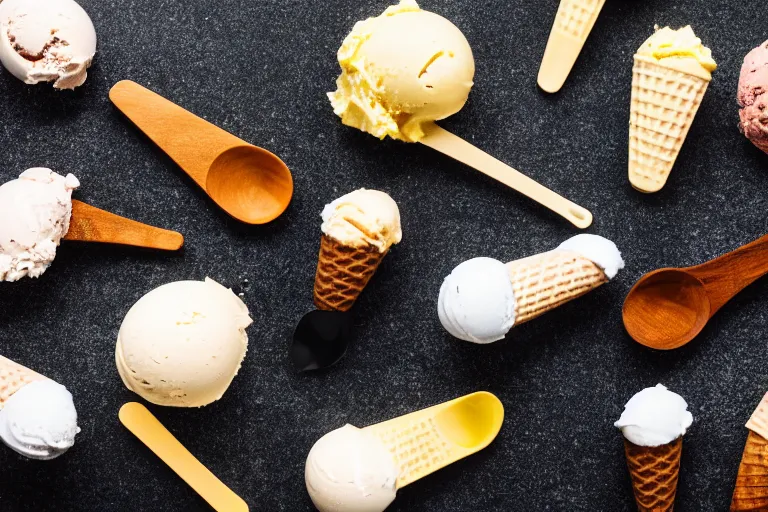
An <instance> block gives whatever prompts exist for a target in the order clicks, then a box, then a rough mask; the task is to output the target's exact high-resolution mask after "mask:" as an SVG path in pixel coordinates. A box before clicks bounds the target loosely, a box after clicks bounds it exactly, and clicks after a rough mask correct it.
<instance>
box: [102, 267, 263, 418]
mask: <svg viewBox="0 0 768 512" xmlns="http://www.w3.org/2000/svg"><path fill="white" fill-rule="evenodd" d="M251 322H252V320H251V318H250V316H249V315H248V308H247V307H246V305H245V304H244V303H243V301H242V300H240V299H239V298H238V297H237V296H236V295H235V294H234V293H232V291H231V290H229V289H227V288H225V287H223V286H221V285H220V284H218V283H217V282H215V281H213V280H211V279H206V280H205V281H204V282H203V281H179V282H175V283H170V284H166V285H163V286H161V287H159V288H156V289H155V290H153V291H151V292H149V293H148V294H146V295H145V296H144V297H142V298H141V299H139V301H138V302H136V304H134V305H133V307H132V308H131V309H130V311H128V314H127V315H126V316H125V319H124V320H123V324H122V325H121V326H120V332H119V333H118V336H117V347H116V350H115V360H116V363H117V370H118V372H119V373H120V377H121V378H122V380H123V383H124V384H125V386H126V387H127V388H128V389H130V390H131V391H134V392H135V393H137V394H138V395H140V396H141V397H143V398H144V399H145V400H147V401H149V402H152V403H154V404H158V405H168V406H174V407H202V406H204V405H208V404H210V403H212V402H214V401H216V400H218V399H220V398H221V397H222V395H223V394H224V392H225V391H226V390H227V388H228V387H229V385H230V384H231V383H232V380H233V379H234V378H235V375H237V372H238V371H239V369H240V365H241V363H242V361H243V358H244V357H245V353H246V350H247V348H248V335H247V334H246V333H245V328H246V327H248V326H249V325H250V324H251Z"/></svg>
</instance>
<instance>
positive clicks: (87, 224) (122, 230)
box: [64, 199, 184, 251]
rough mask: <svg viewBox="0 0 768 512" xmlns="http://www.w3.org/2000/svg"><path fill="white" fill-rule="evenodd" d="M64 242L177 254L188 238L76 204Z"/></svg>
mask: <svg viewBox="0 0 768 512" xmlns="http://www.w3.org/2000/svg"><path fill="white" fill-rule="evenodd" d="M64 240H74V241H79V242H102V243H108V244H118V245H131V246H134V247H146V248H148V249H160V250H164V251H176V250H178V249H180V248H181V246H182V245H184V237H183V236H182V235H181V233H177V232H176V231H169V230H167V229H161V228H156V227H153V226H148V225H147V224H142V223H141V222H136V221H135V220H130V219H126V218H125V217H120V216H119V215H115V214H114V213H109V212H106V211H104V210H100V209H98V208H95V207H93V206H90V205H88V204H85V203H83V202H80V201H77V200H74V199H73V200H72V219H71V220H70V223H69V231H68V232H67V234H66V236H65V237H64Z"/></svg>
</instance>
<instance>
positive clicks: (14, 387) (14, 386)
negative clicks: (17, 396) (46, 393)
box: [0, 356, 45, 409]
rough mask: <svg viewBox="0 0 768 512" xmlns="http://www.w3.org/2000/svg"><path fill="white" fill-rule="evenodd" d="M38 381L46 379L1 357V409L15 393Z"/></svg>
mask: <svg viewBox="0 0 768 512" xmlns="http://www.w3.org/2000/svg"><path fill="white" fill-rule="evenodd" d="M38 380H45V377H43V376H42V375H40V374H39V373H36V372H33V371H32V370H30V369H29V368H25V367H24V366H21V365H20V364H17V363H14V362H13V361H11V360H10V359H6V358H4V357H1V356H0V409H3V408H4V407H5V403H6V402H7V401H8V399H9V398H11V397H12V396H13V394H14V393H16V392H17V391H18V390H20V389H21V388H23V387H24V386H26V385H27V384H29V383H31V382H35V381H38Z"/></svg>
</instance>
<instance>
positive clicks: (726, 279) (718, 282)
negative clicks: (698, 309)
mask: <svg viewBox="0 0 768 512" xmlns="http://www.w3.org/2000/svg"><path fill="white" fill-rule="evenodd" d="M686 270H687V271H688V272H690V273H691V274H693V275H694V276H695V277H696V278H697V279H698V280H699V281H701V282H702V283H704V287H705V288H706V290H707V295H708V296H709V303H710V308H711V315H714V314H715V313H716V312H717V311H718V310H719V309H720V308H721V307H723V306H724V305H725V304H726V303H727V302H728V301H729V300H731V299H732V298H733V297H734V296H736V294H738V293H739V292H740V291H741V290H743V289H744V288H746V287H747V286H749V285H750V284H752V283H754V282H755V281H756V280H758V279H759V278H761V277H763V276H764V275H766V274H768V235H765V236H763V237H762V238H759V239H758V240H755V241H754V242H752V243H749V244H747V245H744V246H742V247H740V248H738V249H736V250H735V251H733V252H729V253H728V254H724V255H723V256H720V257H719V258H715V259H714V260H712V261H708V262H707V263H703V264H701V265H697V266H695V267H691V268H688V269H686Z"/></svg>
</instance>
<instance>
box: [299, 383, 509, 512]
mask: <svg viewBox="0 0 768 512" xmlns="http://www.w3.org/2000/svg"><path fill="white" fill-rule="evenodd" d="M503 421H504V407H503V406H502V404H501V402H500V401H499V399H498V398H496V396H494V395H492V394H491V393H487V392H483V391H481V392H478V393H473V394H470V395H466V396H463V397H461V398H457V399H455V400H451V401H450V402H446V403H443V404H440V405H436V406H434V407H429V408H427V409H423V410H421V411H418V412H414V413H411V414H407V415H405V416H401V417H399V418H395V419H393V420H389V421H385V422H383V423H379V424H376V425H371V426H370V427H366V428H364V429H358V428H357V427H353V426H352V425H346V426H344V427H342V428H340V429H338V430H334V431H333V432H331V433H329V434H327V435H326V436H324V437H322V438H321V439H320V440H319V441H318V442H317V443H315V445H314V446H313V447H312V450H311V451H310V453H309V456H308V457H307V463H306V466H305V473H304V476H305V481H306V485H307V491H308V492H309V495H310V497H311V498H312V502H313V503H314V504H315V507H317V509H318V510H320V512H381V511H383V510H384V509H385V508H386V507H388V506H389V505H390V503H392V501H394V499H395V494H396V492H397V490H398V489H401V488H403V487H405V486H406V485H409V484H411V483H413V482H415V481H416V480H419V479H420V478H423V477H425V476H427V475H429V474H431V473H433V472H435V471H437V470H439V469H441V468H444V467H445V466H447V465H449V464H452V463H453V462H456V461H458V460H460V459H463V458H464V457H467V456H469V455H472V454H473V453H476V452H478V451H480V450H482V449H483V448H485V447H486V446H488V445H489V444H490V443H491V442H492V441H493V440H494V439H495V438H496V435H497V434H498V433H499V430H500V429H501V424H502V422H503Z"/></svg>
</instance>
